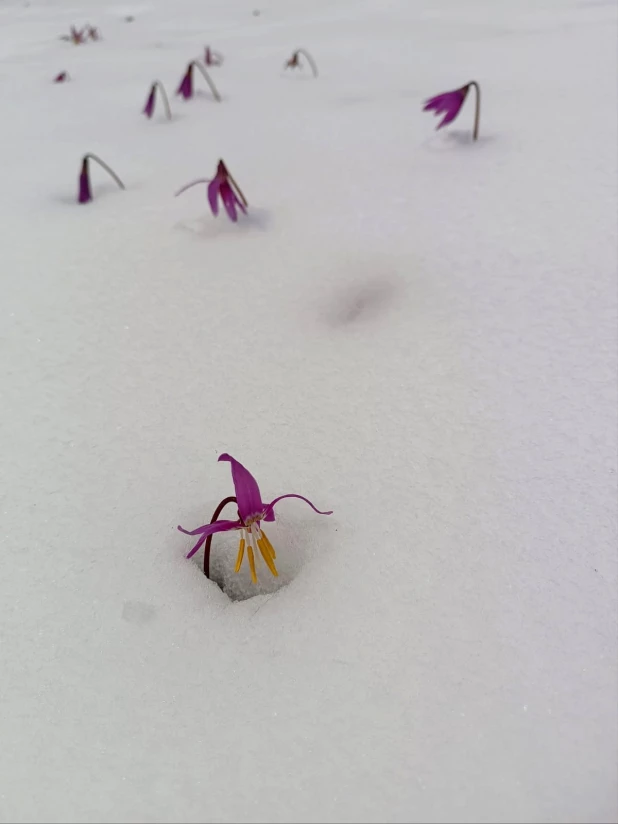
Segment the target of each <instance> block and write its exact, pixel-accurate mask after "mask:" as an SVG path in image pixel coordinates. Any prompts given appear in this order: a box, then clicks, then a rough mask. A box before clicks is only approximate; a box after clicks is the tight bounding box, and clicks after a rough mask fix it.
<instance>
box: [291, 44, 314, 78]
mask: <svg viewBox="0 0 618 824" xmlns="http://www.w3.org/2000/svg"><path fill="white" fill-rule="evenodd" d="M296 53H297V54H304V55H305V58H306V60H307V63H309V65H310V66H311V71H312V72H313V76H314V77H317V76H318V67H317V66H316V64H315V60H314V59H313V57H311V55H310V54H309V52H308V51H307V49H296Z"/></svg>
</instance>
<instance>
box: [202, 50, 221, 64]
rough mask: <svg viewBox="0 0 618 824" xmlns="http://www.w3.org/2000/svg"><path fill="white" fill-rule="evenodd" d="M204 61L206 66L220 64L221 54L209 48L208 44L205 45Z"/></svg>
mask: <svg viewBox="0 0 618 824" xmlns="http://www.w3.org/2000/svg"><path fill="white" fill-rule="evenodd" d="M204 63H206V65H207V66H220V65H221V63H223V55H221V54H219V53H218V52H216V51H214V50H213V49H211V48H210V46H206V50H205V51H204Z"/></svg>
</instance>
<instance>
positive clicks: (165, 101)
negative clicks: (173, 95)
mask: <svg viewBox="0 0 618 824" xmlns="http://www.w3.org/2000/svg"><path fill="white" fill-rule="evenodd" d="M152 85H153V86H156V87H157V88H158V89H159V90H160V92H161V97H162V98H163V105H164V107H165V114H166V115H167V119H168V120H171V119H172V111H171V109H170V102H169V100H168V98H167V92H166V91H165V86H164V85H163V83H161V81H160V80H155V81H154V83H153V84H152Z"/></svg>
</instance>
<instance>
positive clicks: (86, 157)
mask: <svg viewBox="0 0 618 824" xmlns="http://www.w3.org/2000/svg"><path fill="white" fill-rule="evenodd" d="M88 160H96V162H97V163H98V164H99V166H102V167H103V168H104V169H105V171H106V172H107V173H108V175H110V176H111V177H113V178H114V180H115V181H116V183H117V184H118V185H119V186H120V188H121V189H124V188H125V185H124V183H123V182H122V180H121V179H120V178H119V177H118V175H117V174H116V172H113V171H112V170H111V169H110V168H109V166H108V165H107V163H104V162H103V161H102V160H101V158H100V157H97V156H96V155H95V154H92V153H91V152H88V153H87V154H85V155H84V158H83V163H86V162H87V161H88Z"/></svg>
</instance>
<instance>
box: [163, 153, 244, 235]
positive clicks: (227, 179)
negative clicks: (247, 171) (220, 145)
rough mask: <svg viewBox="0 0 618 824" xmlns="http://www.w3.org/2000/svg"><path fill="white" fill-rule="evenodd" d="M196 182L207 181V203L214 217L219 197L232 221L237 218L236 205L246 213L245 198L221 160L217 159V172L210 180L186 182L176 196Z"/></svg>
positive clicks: (202, 180)
mask: <svg viewBox="0 0 618 824" xmlns="http://www.w3.org/2000/svg"><path fill="white" fill-rule="evenodd" d="M198 183H208V190H207V195H208V203H209V204H210V209H211V211H212V213H213V215H215V217H216V216H217V215H218V214H219V198H221V201H222V202H223V205H224V207H225V211H226V212H227V214H228V217H229V218H230V220H232V221H233V222H234V223H236V221H237V220H238V213H237V211H236V207H238V208H239V209H240V211H241V212H243V213H244V214H247V208H246V207H247V200H246V198H245V196H244V195H243V193H242V192H241V190H240V188H239V187H238V185H237V183H236V181H235V180H234V178H233V177H232V176H231V174H230V173H229V171H228V168H227V166H226V165H225V163H224V162H223V161H222V160H220V161H219V164H218V165H217V173H216V175H215V177H214V178H213V179H212V180H204V179H200V180H194V181H192V182H191V183H187V185H186V186H183V187H182V189H180V190H179V191H178V192H176V196H178V195H179V194H182V192H185V191H186V190H187V189H190V188H191V186H196V185H197V184H198Z"/></svg>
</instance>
